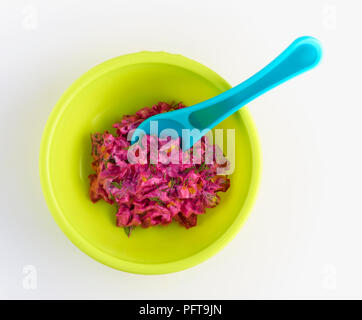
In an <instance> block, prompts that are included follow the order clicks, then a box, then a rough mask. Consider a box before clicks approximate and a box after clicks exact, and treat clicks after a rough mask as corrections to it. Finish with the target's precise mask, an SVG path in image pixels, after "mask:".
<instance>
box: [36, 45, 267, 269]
mask: <svg viewBox="0 0 362 320" xmlns="http://www.w3.org/2000/svg"><path fill="white" fill-rule="evenodd" d="M229 88H230V85H229V84H228V83H227V82H226V81H225V80H223V79H222V78H221V77H220V76H219V75H217V74H216V73H214V72H213V71H211V70H210V69H208V68H206V67H205V66H203V65H201V64H199V63H197V62H195V61H193V60H190V59H187V58H185V57H183V56H181V55H174V54H169V53H165V52H140V53H134V54H129V55H124V56H120V57H117V58H114V59H111V60H108V61H106V62H104V63H102V64H100V65H98V66H96V67H94V68H93V69H91V70H90V71H88V72H87V73H85V74H84V75H83V76H82V77H80V78H79V79H78V80H77V81H75V82H74V83H73V84H72V85H71V86H70V88H69V89H68V90H67V91H66V92H65V93H64V95H63V96H62V97H61V99H60V100H59V101H58V103H57V105H56V106H55V108H54V109H53V111H52V113H51V115H50V117H49V119H48V122H47V124H46V127H45V129H44V133H43V137H42V142H41V148H40V156H39V170H40V180H41V184H42V188H43V192H44V196H45V199H46V202H47V204H48V207H49V209H50V211H51V212H52V214H53V217H54V219H55V220H56V222H57V223H58V225H59V226H60V228H61V229H62V230H63V231H64V233H65V234H66V235H67V236H68V238H69V239H70V240H71V241H72V242H73V243H74V244H75V245H76V246H77V247H79V248H80V249H81V250H82V251H84V252H85V253H87V254H88V255H89V256H91V257H93V258H94V259H96V260H98V261H99V262H102V263H104V264H105V265H108V266H110V267H113V268H116V269H119V270H122V271H127V272H133V273H141V274H162V273H169V272H175V271H179V270H183V269H186V268H190V267H192V266H195V265H196V264H198V263H200V262H202V261H204V260H206V259H208V258H209V257H211V256H212V255H213V254H215V253H216V252H217V251H219V250H220V249H221V248H222V247H223V246H224V245H225V244H226V243H227V242H228V241H230V240H231V239H232V238H233V237H234V236H235V235H236V233H237V232H238V231H239V229H240V227H241V226H242V224H243V223H244V221H245V220H246V218H247V216H248V213H249V211H250V209H251V206H252V204H253V202H254V200H255V196H256V193H257V188H258V184H259V177H260V171H261V161H260V158H261V156H260V148H259V142H258V137H257V134H256V130H255V127H254V124H253V121H252V119H251V117H250V115H249V113H248V111H247V110H246V108H242V109H241V110H240V111H239V112H237V113H235V114H234V115H232V116H230V117H229V118H228V119H227V120H225V121H223V122H222V123H221V124H220V125H219V126H218V128H223V129H235V131H236V132H235V137H236V148H235V154H234V155H235V170H234V172H233V174H232V175H231V176H230V177H231V187H230V189H229V190H228V191H227V192H226V193H223V194H222V195H221V202H220V204H219V206H217V207H216V208H213V209H209V210H207V212H206V214H205V215H202V216H199V218H198V225H197V226H196V227H194V228H191V229H188V230H186V229H185V228H183V227H181V226H179V225H178V224H177V223H176V222H173V223H171V224H170V225H168V226H157V227H153V228H149V229H142V228H136V229H135V230H133V232H132V235H131V237H130V238H128V237H127V236H126V235H125V233H124V231H123V229H122V228H118V227H116V224H115V210H116V209H115V207H113V206H111V205H109V204H107V203H105V202H104V201H99V202H98V203H96V204H93V203H92V202H91V201H90V199H89V196H88V190H89V180H88V175H89V174H90V173H91V172H92V171H91V167H90V163H91V161H92V159H91V155H90V153H91V143H90V133H94V132H99V131H100V132H103V131H104V130H110V129H111V128H112V124H113V123H115V122H116V121H119V120H120V119H121V117H122V115H124V114H132V113H134V112H135V111H137V110H138V109H140V108H141V107H144V106H151V105H152V104H154V103H157V102H159V101H166V102H171V101H182V102H183V103H184V104H186V105H193V104H195V103H198V102H201V101H203V100H205V99H208V98H210V97H213V96H215V95H217V94H219V93H221V92H223V91H225V90H227V89H229ZM224 146H225V143H224Z"/></svg>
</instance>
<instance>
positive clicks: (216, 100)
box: [132, 37, 322, 150]
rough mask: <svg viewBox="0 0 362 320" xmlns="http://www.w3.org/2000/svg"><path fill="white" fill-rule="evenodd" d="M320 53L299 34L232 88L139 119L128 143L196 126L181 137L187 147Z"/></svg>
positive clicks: (307, 66) (314, 60) (314, 43)
mask: <svg viewBox="0 0 362 320" xmlns="http://www.w3.org/2000/svg"><path fill="white" fill-rule="evenodd" d="M321 56H322V48H321V45H320V43H319V41H318V40H317V39H315V38H312V37H300V38H298V39H296V40H294V42H292V43H291V44H290V45H289V47H288V48H287V49H285V50H284V51H283V52H282V53H281V54H280V55H279V56H278V57H277V58H275V59H274V60H273V61H272V62H271V63H269V64H268V65H267V66H266V67H264V68H263V69H261V70H260V71H259V72H258V73H256V74H255V75H253V76H252V77H250V78H249V79H247V80H246V81H244V82H242V83H241V84H239V85H237V86H236V87H234V88H231V89H229V90H227V91H225V92H223V93H221V94H219V95H218V96H215V97H213V98H211V99H208V100H206V101H203V102H200V103H198V104H195V105H193V106H190V107H188V108H184V109H180V110H176V111H171V112H167V113H161V114H157V115H155V116H152V117H150V118H148V119H147V120H145V121H143V122H142V123H141V124H140V125H139V127H138V128H137V129H136V130H135V132H134V133H133V136H132V143H134V142H136V141H137V140H138V139H140V138H141V137H142V136H143V135H144V134H147V135H155V134H156V135H159V133H158V132H160V133H161V131H162V130H164V129H173V130H175V131H176V132H177V135H178V136H179V137H182V130H183V129H189V130H193V129H198V131H197V130H194V131H193V134H192V139H190V138H188V139H182V149H183V150H188V149H189V148H191V147H192V146H193V144H195V143H196V142H197V141H198V140H200V139H201V137H202V136H204V135H205V134H206V133H207V132H208V131H209V130H211V129H212V128H214V127H215V126H216V125H217V124H219V123H220V122H221V121H223V120H224V119H226V118H227V117H229V116H230V115H231V114H233V113H234V112H236V111H238V110H239V109H240V108H242V107H243V106H245V105H246V104H247V103H249V102H250V101H252V100H254V99H255V98H257V97H259V96H260V95H262V94H263V93H265V92H267V91H268V90H270V89H272V88H274V87H276V86H277V85H279V84H282V83H283V82H285V81H287V80H289V79H291V78H293V77H295V76H297V75H299V74H301V73H303V72H305V71H307V70H309V69H311V68H313V67H315V66H316V65H317V64H318V63H319V61H320V59H321ZM151 121H157V125H158V132H156V133H155V132H152V131H153V130H151V128H152V126H150V124H151ZM175 131H173V133H174V134H172V133H170V131H169V130H168V131H167V132H164V133H165V134H164V135H167V136H170V135H171V136H174V135H175V134H176V132H175ZM184 137H185V136H184ZM188 137H189V136H188Z"/></svg>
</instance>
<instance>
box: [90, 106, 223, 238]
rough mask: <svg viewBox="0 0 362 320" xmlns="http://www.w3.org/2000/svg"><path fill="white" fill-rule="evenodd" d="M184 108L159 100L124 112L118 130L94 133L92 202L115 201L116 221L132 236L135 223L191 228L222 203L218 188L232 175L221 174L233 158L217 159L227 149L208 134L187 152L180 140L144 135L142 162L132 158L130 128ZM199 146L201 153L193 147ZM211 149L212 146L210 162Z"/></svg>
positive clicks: (135, 154)
mask: <svg viewBox="0 0 362 320" xmlns="http://www.w3.org/2000/svg"><path fill="white" fill-rule="evenodd" d="M184 107H185V106H184V105H183V104H181V103H178V104H167V103H165V102H160V103H158V104H156V105H154V106H152V107H151V108H149V107H145V108H143V109H141V110H139V111H138V112H137V113H136V114H134V115H126V116H124V117H123V118H122V120H121V122H119V123H116V124H114V125H113V127H114V128H116V134H115V135H113V134H111V133H109V132H108V131H105V132H104V133H103V134H101V133H95V134H92V135H91V140H92V157H93V159H94V161H93V162H92V168H93V170H94V171H95V173H94V174H91V175H90V176H89V178H90V198H91V200H92V201H93V202H96V201H98V200H100V199H103V200H105V201H107V202H108V203H110V204H115V205H116V206H117V213H116V223H117V226H119V227H123V228H125V232H126V234H127V235H128V236H129V235H130V233H131V230H132V229H133V228H134V227H137V226H141V227H143V228H147V227H150V226H155V225H167V224H169V223H171V222H172V220H176V221H178V222H179V223H180V224H181V225H183V226H184V227H186V228H190V227H194V226H196V224H197V216H198V215H200V214H204V213H205V210H206V208H212V207H215V206H217V205H218V204H219V202H220V197H219V195H218V192H220V191H221V192H225V191H227V189H228V188H229V186H230V180H229V179H228V177H227V176H226V175H224V174H220V171H222V170H223V169H225V168H226V167H227V165H228V162H227V160H226V159H225V158H224V161H216V157H217V155H220V154H221V156H222V152H221V151H220V149H218V147H217V146H216V145H211V144H209V142H208V139H207V138H206V137H203V138H202V139H201V140H200V141H199V142H198V143H197V144H195V145H194V147H193V148H191V149H190V150H188V151H185V152H183V151H182V149H181V148H180V146H179V139H174V140H170V139H168V140H166V139H165V140H162V139H158V138H156V137H152V136H144V137H143V138H142V141H141V143H140V146H139V147H138V150H136V152H134V155H133V156H134V157H137V159H141V160H142V161H139V160H138V162H136V163H134V162H133V161H130V158H131V159H132V156H130V154H129V152H130V151H131V150H132V148H133V147H134V146H132V147H131V144H130V141H128V140H127V136H128V133H129V132H130V131H131V130H133V129H136V128H137V127H138V126H139V124H140V123H141V122H142V121H144V120H145V119H147V118H149V117H151V116H153V115H155V114H158V113H161V112H168V111H172V110H177V109H180V108H184ZM155 139H156V140H157V141H155ZM155 142H157V151H158V154H157V159H156V160H157V161H156V163H152V162H154V161H151V158H152V156H151V151H150V150H152V148H151V145H152V143H155ZM142 145H143V146H144V148H142ZM195 148H199V149H198V151H199V152H194V149H195ZM209 150H212V151H213V153H212V156H211V161H210V157H209V156H208V153H207V152H208V151H209ZM197 155H199V156H197ZM185 159H186V160H188V161H185Z"/></svg>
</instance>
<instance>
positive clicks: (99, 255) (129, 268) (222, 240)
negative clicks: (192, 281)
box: [39, 51, 262, 274]
mask: <svg viewBox="0 0 362 320" xmlns="http://www.w3.org/2000/svg"><path fill="white" fill-rule="evenodd" d="M141 63H163V64H171V65H175V66H177V67H181V68H184V69H187V70H189V71H192V72H194V73H196V74H198V75H201V76H202V77H204V78H206V79H207V80H209V81H210V82H212V83H213V84H214V85H215V86H217V87H218V88H220V89H221V90H227V89H229V88H231V86H230V84H229V83H228V82H226V81H225V80H224V79H223V78H222V77H221V76H219V75H218V74H217V73H215V72H214V71H212V70H211V69H209V68H208V67H206V66H204V65H202V64H201V63H199V62H196V61H195V60H192V59H189V58H186V57H184V56H182V55H179V54H171V53H167V52H150V51H141V52H137V53H130V54H126V55H121V56H118V57H115V58H112V59H109V60H107V61H105V62H103V63H101V64H99V65H97V66H95V67H93V68H91V69H90V70H89V71H87V72H86V73H84V74H83V75H82V76H81V77H80V78H78V79H77V80H76V81H74V82H73V84H72V85H71V86H70V87H69V88H68V89H67V90H66V91H65V92H64V94H63V95H62V96H61V98H60V99H59V100H58V102H57V103H56V105H55V107H54V108H53V110H52V111H51V113H50V116H49V118H48V120H47V122H46V125H45V128H44V130H43V134H42V138H41V143H40V152H39V175H40V182H41V187H42V190H43V195H44V197H45V200H46V203H47V205H48V209H49V210H50V212H51V213H52V216H53V218H54V220H55V221H56V222H57V224H58V226H59V227H60V228H61V229H62V231H63V232H64V233H65V235H66V236H67V237H68V239H70V240H71V242H73V244H74V245H75V246H77V247H78V248H79V249H80V250H82V251H83V252H84V253H86V254H87V255H89V256H90V257H92V258H93V259H95V260H97V261H98V262H101V263H103V264H105V265H107V266H109V267H112V268H115V269H118V270H121V271H125V272H130V273H137V274H166V273H172V272H177V271H181V270H184V269H188V268H191V267H194V266H196V265H198V264H200V263H201V262H203V261H205V260H207V259H208V258H210V257H212V256H213V255H215V254H216V253H217V252H219V251H220V250H221V249H222V248H223V247H224V246H225V245H226V244H227V243H228V242H230V241H231V240H232V239H233V238H234V237H235V236H236V234H237V233H238V231H239V230H240V229H241V227H242V226H243V224H244V223H245V221H246V220H247V218H248V216H249V214H250V211H251V209H252V206H253V204H254V202H255V199H256V196H257V192H258V188H259V184H260V176H261V170H262V160H261V149H260V142H259V137H258V133H257V131H256V127H255V125H254V121H253V119H252V117H251V115H250V113H249V111H248V110H247V109H246V108H245V107H243V108H242V109H241V110H239V111H238V112H239V115H240V116H241V118H242V120H243V122H244V124H245V126H246V129H247V132H248V135H249V140H250V144H251V152H252V172H251V182H250V186H249V190H248V194H247V196H246V199H245V203H244V206H243V208H242V209H241V210H240V212H239V214H238V215H237V217H236V218H235V220H234V221H233V223H232V224H231V225H230V226H229V228H228V229H227V230H226V232H224V233H223V234H222V235H221V236H220V237H219V238H217V239H216V240H215V241H214V242H212V243H211V244H210V245H209V246H207V247H205V248H203V249H202V250H200V251H199V252H197V253H195V254H193V255H191V256H189V257H186V258H183V259H180V260H176V261H172V262H167V263H150V264H145V263H134V262H130V261H127V260H122V259H120V258H118V257H114V256H111V255H109V254H107V253H105V252H103V251H101V250H100V249H98V248H97V247H96V246H94V245H93V244H91V243H90V242H88V241H87V240H86V239H85V238H83V237H82V236H81V234H79V233H78V232H77V231H76V229H74V228H73V226H72V225H71V224H70V223H69V222H68V220H67V219H66V218H65V216H64V215H63V212H62V210H61V206H60V205H59V203H58V202H57V199H56V197H55V194H54V191H53V187H52V184H51V178H50V173H49V151H50V147H51V142H52V136H53V135H54V132H55V128H56V126H57V122H58V121H59V120H60V119H61V116H62V113H63V112H64V110H66V108H67V105H68V104H69V102H70V101H71V100H72V98H73V97H74V96H75V95H77V93H78V92H79V91H81V90H82V89H83V88H84V87H86V86H87V85H88V84H89V83H90V82H92V81H93V80H95V79H96V78H98V77H101V76H102V75H104V74H106V73H108V72H110V71H112V70H114V69H116V68H120V67H124V66H128V65H133V64H141Z"/></svg>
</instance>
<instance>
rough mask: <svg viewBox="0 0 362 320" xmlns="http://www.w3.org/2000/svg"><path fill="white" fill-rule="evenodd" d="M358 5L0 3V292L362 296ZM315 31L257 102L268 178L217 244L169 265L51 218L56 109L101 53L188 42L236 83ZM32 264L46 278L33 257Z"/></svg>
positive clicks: (180, 47)
mask: <svg viewBox="0 0 362 320" xmlns="http://www.w3.org/2000/svg"><path fill="white" fill-rule="evenodd" d="M360 3H361V2H360V1H357V0H356V1H352V0H349V1H348V0H344V1H338V0H331V1H322V0H320V1H317V0H310V1H307V0H303V1H287V0H285V1H281V0H279V1H276V0H274V1H266V0H265V1H255V0H253V1H240V0H237V1H229V0H228V1H227V0H222V1H220V0H218V1H211V0H208V1H201V0H199V1H197V0H193V1H186V0H183V1H176V0H172V1H166V0H164V1H152V0H147V1H139V0H138V1H137V0H130V1H122V0H118V1H105V0H102V1H74V0H71V1H69V0H62V1H45V0H44V1H35V0H34V1H19V0H17V1H4V0H2V1H1V3H0V41H1V50H0V139H1V157H0V168H1V187H0V208H1V217H0V219H1V221H0V298H25V299H39V298H51V299H53V298H111V299H113V298H117V299H151V298H152V299H166V298H167V299H179V298H184V299H212V298H215V299H217V298H221V299H240V298H248V299H250V298H272V299H279V298H327V299H328V298H362V293H361V290H360V288H361V285H362V273H361V270H362V257H361V242H362V209H361V208H362V206H361V202H362V195H361V179H362V174H361V162H362V161H361V160H362V154H361V142H360V138H361V136H362V134H361V133H362V130H361V116H362V111H361V107H362V104H361V95H360V93H362V88H361V77H360V75H361V71H362V68H361V66H362V63H361V59H362V47H361V31H362V23H361V9H362V7H361V4H360ZM301 35H313V36H315V37H317V38H319V39H320V40H321V42H322V43H323V46H324V52H325V55H324V59H323V61H322V63H321V65H320V66H319V67H318V68H317V69H315V70H313V71H310V72H309V73H307V74H304V75H302V76H300V77H299V78H296V79H293V80H292V81H290V82H289V83H287V84H285V85H283V86H282V87H279V88H277V89H275V90H273V91H272V92H270V93H268V94H267V95H265V96H263V97H261V98H259V99H258V100H256V101H254V102H252V103H251V104H250V105H249V109H250V111H251V113H252V115H253V117H254V120H255V123H256V126H257V128H258V131H259V134H260V140H261V145H262V151H263V167H264V168H263V175H262V182H261V187H260V192H259V196H258V199H257V202H256V205H255V207H254V209H253V211H252V213H251V215H250V218H249V220H248V221H247V223H246V224H245V226H244V227H243V229H242V230H241V232H240V233H239V234H238V236H237V237H236V238H235V239H234V240H233V241H232V242H231V243H230V244H229V245H228V246H227V247H226V248H225V249H224V250H223V251H222V252H220V253H218V254H217V255H216V256H214V257H213V258H211V259H209V260H208V261H206V262H204V263H203V264H201V265H198V266H196V267H194V268H192V269H189V270H186V271H183V272H179V273H175V274H169V275H162V276H142V275H133V274H127V273H123V272H120V271H116V270H113V269H110V268H108V267H106V266H103V265H102V264H100V263H98V262H96V261H94V260H92V259H91V258H89V257H88V256H87V255H85V254H84V253H82V252H81V251H80V250H79V249H78V248H76V247H75V246H74V245H73V244H72V243H71V242H70V241H69V240H68V239H67V238H66V237H65V235H64V234H63V233H62V231H61V230H60V229H59V228H58V226H57V225H56V223H55V222H54V220H53V218H52V216H51V214H50V213H49V211H48V209H47V207H46V204H45V202H44V199H43V196H42V192H41V188H40V183H39V177H38V151H39V143H40V138H41V134H42V130H43V127H44V125H45V123H46V120H47V117H48V115H49V113H50V111H51V109H52V108H53V106H54V105H55V103H56V101H57V100H58V99H59V97H60V96H61V94H62V93H63V92H64V90H65V89H66V88H67V87H68V86H69V85H70V84H71V83H72V82H73V81H74V80H75V79H76V78H78V77H79V76H80V75H81V74H83V73H84V72H85V71H86V70H88V69H89V68H91V67H92V66H94V65H97V64H98V63H100V62H102V61H104V60H107V59H109V58H111V57H115V56H118V55H121V54H125V53H130V52H137V51H141V50H154V51H159V50H163V51H168V52H172V53H180V54H183V55H185V56H187V57H190V58H193V59H195V60H197V61H200V62H202V63H203V64H205V65H207V66H208V67H210V68H211V69H213V70H214V71H216V72H217V73H219V74H220V75H221V76H223V77H224V78H225V79H226V80H227V81H229V82H230V83H231V84H232V85H236V84H238V83H239V82H241V81H243V80H245V79H246V78H247V77H249V76H250V75H252V74H253V73H254V72H255V71H257V70H258V69H259V68H261V67H263V66H264V65H265V64H266V63H267V62H269V61H270V60H271V59H272V58H274V57H275V56H276V55H277V54H279V53H280V52H281V51H282V50H283V49H284V48H285V47H286V46H287V45H288V44H289V43H290V42H291V41H292V40H294V39H295V38H296V37H298V36H301ZM26 265H32V266H34V267H35V268H36V271H37V287H36V289H35V290H31V288H30V289H29V288H28V287H27V286H26V285H25V286H24V285H23V280H24V277H25V274H24V273H23V271H25V272H26V270H24V269H23V268H24V266H26Z"/></svg>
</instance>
